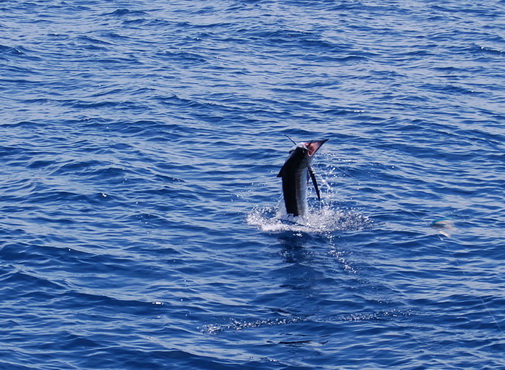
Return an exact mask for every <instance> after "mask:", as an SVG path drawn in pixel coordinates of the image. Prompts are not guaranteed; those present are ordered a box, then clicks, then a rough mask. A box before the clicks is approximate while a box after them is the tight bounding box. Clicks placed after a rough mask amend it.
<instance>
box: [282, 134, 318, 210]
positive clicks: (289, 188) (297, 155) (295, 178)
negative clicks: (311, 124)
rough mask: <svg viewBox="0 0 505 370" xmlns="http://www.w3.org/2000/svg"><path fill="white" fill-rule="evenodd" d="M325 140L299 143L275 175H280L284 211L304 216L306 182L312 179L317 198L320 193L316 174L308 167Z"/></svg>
mask: <svg viewBox="0 0 505 370" xmlns="http://www.w3.org/2000/svg"><path fill="white" fill-rule="evenodd" d="M327 141H328V139H326V140H319V141H309V142H308V143H299V144H295V146H294V147H293V148H292V149H291V150H290V151H289V156H288V158H287V159H286V162H285V163H284V165H283V166H282V168H281V170H280V171H279V174H278V175H277V177H282V191H283V193H284V204H285V205H286V212H287V213H288V214H291V215H293V216H304V215H305V213H306V211H307V182H308V177H309V175H310V178H311V179H312V182H313V183H314V187H315V188H316V194H317V198H318V199H319V200H321V194H320V193H319V188H318V186H317V181H316V176H315V175H314V171H312V168H311V167H310V163H311V162H312V157H313V156H314V154H315V153H316V152H317V150H318V149H319V148H320V147H321V145H323V144H324V143H325V142H327Z"/></svg>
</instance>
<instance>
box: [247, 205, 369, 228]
mask: <svg viewBox="0 0 505 370" xmlns="http://www.w3.org/2000/svg"><path fill="white" fill-rule="evenodd" d="M247 223H248V224H249V225H252V226H256V227H258V228H259V229H261V230H262V231H266V232H271V233H275V232H284V231H292V232H296V233H320V234H325V233H331V232H334V231H349V230H361V229H365V228H368V227H370V225H371V224H372V220H371V219H370V218H369V217H368V216H365V215H363V214H360V213H358V212H356V211H353V210H343V209H338V208H333V207H331V205H330V204H323V205H322V206H321V207H320V208H311V209H310V210H309V214H308V215H307V216H304V217H294V216H291V215H287V214H285V212H283V211H282V210H280V209H279V208H254V209H253V210H252V211H251V212H250V213H249V214H248V215H247Z"/></svg>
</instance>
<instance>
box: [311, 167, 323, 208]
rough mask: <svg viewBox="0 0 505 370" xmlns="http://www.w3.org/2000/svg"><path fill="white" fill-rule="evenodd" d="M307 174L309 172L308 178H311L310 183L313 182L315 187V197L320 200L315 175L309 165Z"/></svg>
mask: <svg viewBox="0 0 505 370" xmlns="http://www.w3.org/2000/svg"><path fill="white" fill-rule="evenodd" d="M309 174H310V178H311V179H312V183H313V184H314V187H315V188H316V194H317V199H318V200H321V193H320V192H319V186H317V181H316V175H315V174H314V170H313V169H312V167H310V166H309Z"/></svg>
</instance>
